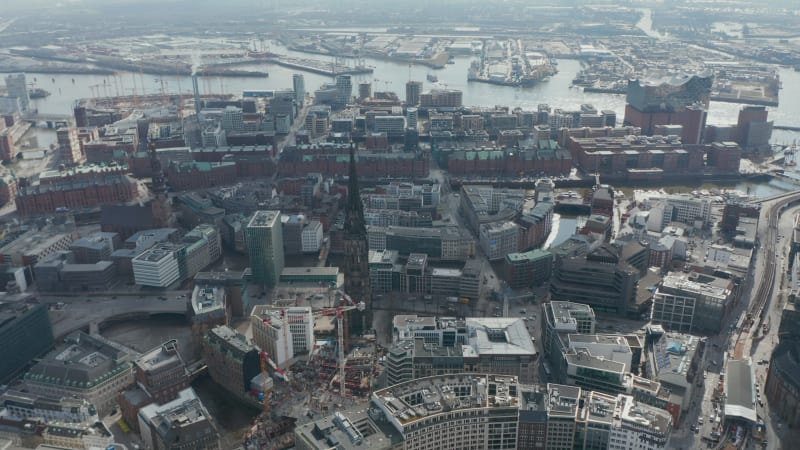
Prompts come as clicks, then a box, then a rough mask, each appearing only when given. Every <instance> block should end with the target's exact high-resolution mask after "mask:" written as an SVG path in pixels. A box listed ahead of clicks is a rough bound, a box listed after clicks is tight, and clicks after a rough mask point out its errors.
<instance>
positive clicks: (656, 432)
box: [608, 394, 673, 450]
mask: <svg viewBox="0 0 800 450" xmlns="http://www.w3.org/2000/svg"><path fill="white" fill-rule="evenodd" d="M672 426H673V424H672V416H670V414H669V413H668V412H667V411H665V410H663V409H659V408H654V407H652V406H649V405H645V404H642V403H637V402H636V401H635V400H634V399H633V397H632V396H630V395H621V394H620V395H618V396H617V399H616V404H615V405H614V425H613V426H612V427H611V435H610V437H609V442H608V449H609V450H629V449H632V448H633V449H637V450H661V449H665V448H668V443H669V436H670V433H671V432H672Z"/></svg>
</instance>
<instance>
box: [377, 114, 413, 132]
mask: <svg viewBox="0 0 800 450" xmlns="http://www.w3.org/2000/svg"><path fill="white" fill-rule="evenodd" d="M374 129H375V132H377V133H386V135H387V136H389V137H396V136H403V134H405V131H406V118H405V117H403V116H375V127H374Z"/></svg>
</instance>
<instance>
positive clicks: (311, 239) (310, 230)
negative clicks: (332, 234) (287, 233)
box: [300, 220, 323, 253]
mask: <svg viewBox="0 0 800 450" xmlns="http://www.w3.org/2000/svg"><path fill="white" fill-rule="evenodd" d="M322 239H323V236H322V223H320V221H319V220H312V221H310V222H309V223H308V224H307V225H306V226H305V227H303V232H302V233H301V235H300V240H301V244H300V245H301V249H302V251H303V253H317V252H319V249H320V248H322Z"/></svg>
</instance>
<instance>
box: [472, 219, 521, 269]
mask: <svg viewBox="0 0 800 450" xmlns="http://www.w3.org/2000/svg"><path fill="white" fill-rule="evenodd" d="M480 231H481V232H480V242H481V248H483V252H484V253H485V254H486V257H487V258H488V259H489V260H490V261H493V260H498V259H503V258H505V257H506V255H508V254H509V253H514V252H516V251H518V250H519V225H517V224H516V223H514V222H492V223H486V224H483V225H481V228H480Z"/></svg>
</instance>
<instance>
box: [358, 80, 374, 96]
mask: <svg viewBox="0 0 800 450" xmlns="http://www.w3.org/2000/svg"><path fill="white" fill-rule="evenodd" d="M370 97H372V83H367V82H365V83H358V99H359V100H365V99H368V98H370Z"/></svg>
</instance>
